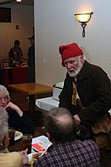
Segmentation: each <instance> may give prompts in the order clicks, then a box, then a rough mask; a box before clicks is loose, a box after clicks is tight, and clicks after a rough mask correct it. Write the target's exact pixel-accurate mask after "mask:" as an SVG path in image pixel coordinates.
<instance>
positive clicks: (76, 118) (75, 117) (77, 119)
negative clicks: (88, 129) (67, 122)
mask: <svg viewBox="0 0 111 167" xmlns="http://www.w3.org/2000/svg"><path fill="white" fill-rule="evenodd" d="M73 117H74V120H75V124H76V125H77V126H78V125H80V122H81V120H80V118H79V115H78V114H76V115H74V116H73Z"/></svg>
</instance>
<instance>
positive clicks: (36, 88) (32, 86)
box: [8, 83, 53, 112]
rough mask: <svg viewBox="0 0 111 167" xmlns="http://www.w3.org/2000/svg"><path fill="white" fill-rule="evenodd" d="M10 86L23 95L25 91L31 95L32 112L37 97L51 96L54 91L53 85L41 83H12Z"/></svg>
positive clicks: (30, 108)
mask: <svg viewBox="0 0 111 167" xmlns="http://www.w3.org/2000/svg"><path fill="white" fill-rule="evenodd" d="M8 88H9V89H11V90H14V91H17V92H20V93H21V95H22V93H25V94H26V96H28V97H29V110H30V112H31V111H34V109H35V99H38V98H43V97H48V96H51V95H52V92H53V88H52V87H50V86H47V85H43V84H40V83H24V84H11V85H8ZM21 98H22V97H21ZM18 101H19V100H18Z"/></svg>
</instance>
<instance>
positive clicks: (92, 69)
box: [85, 61, 106, 74]
mask: <svg viewBox="0 0 111 167" xmlns="http://www.w3.org/2000/svg"><path fill="white" fill-rule="evenodd" d="M85 66H86V68H87V69H88V71H89V72H91V73H93V72H94V73H96V74H98V73H104V74H105V73H106V72H105V70H103V68H102V67H100V66H99V65H96V64H93V63H89V62H87V61H86V62H85Z"/></svg>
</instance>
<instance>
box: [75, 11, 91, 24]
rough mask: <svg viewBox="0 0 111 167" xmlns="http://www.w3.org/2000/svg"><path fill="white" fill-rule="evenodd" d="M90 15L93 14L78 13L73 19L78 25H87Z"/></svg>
mask: <svg viewBox="0 0 111 167" xmlns="http://www.w3.org/2000/svg"><path fill="white" fill-rule="evenodd" d="M92 14H93V12H91V13H78V14H75V17H76V19H77V20H78V21H79V22H80V23H87V22H88V21H89V20H90V18H91V15H92Z"/></svg>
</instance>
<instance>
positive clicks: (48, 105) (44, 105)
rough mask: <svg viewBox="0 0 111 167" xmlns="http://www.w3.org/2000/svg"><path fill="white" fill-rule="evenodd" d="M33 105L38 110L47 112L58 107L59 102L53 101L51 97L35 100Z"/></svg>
mask: <svg viewBox="0 0 111 167" xmlns="http://www.w3.org/2000/svg"><path fill="white" fill-rule="evenodd" d="M35 104H36V106H37V107H39V108H40V109H42V110H46V111H49V110H51V109H53V108H56V107H58V106H59V101H57V100H54V98H53V96H51V97H47V98H42V99H36V101H35Z"/></svg>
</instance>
